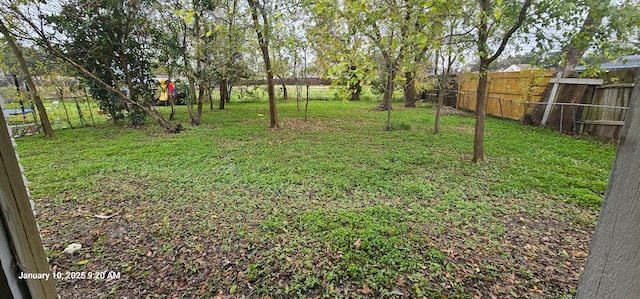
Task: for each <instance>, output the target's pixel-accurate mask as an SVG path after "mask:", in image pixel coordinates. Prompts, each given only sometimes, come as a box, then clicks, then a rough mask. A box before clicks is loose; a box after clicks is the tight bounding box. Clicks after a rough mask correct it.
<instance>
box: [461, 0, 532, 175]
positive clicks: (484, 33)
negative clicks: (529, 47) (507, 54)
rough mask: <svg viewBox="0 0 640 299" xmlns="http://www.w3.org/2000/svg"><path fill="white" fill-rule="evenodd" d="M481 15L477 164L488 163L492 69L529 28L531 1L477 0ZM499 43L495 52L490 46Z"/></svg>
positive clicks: (478, 37)
mask: <svg viewBox="0 0 640 299" xmlns="http://www.w3.org/2000/svg"><path fill="white" fill-rule="evenodd" d="M477 5H478V15H477V22H475V23H474V26H475V28H476V31H477V39H476V46H477V51H478V52H477V53H478V57H479V60H480V69H479V80H478V88H477V92H476V125H475V135H474V142H473V162H475V163H478V164H480V163H481V162H482V160H483V159H484V131H485V118H486V103H487V87H488V82H489V78H488V73H489V65H491V63H492V62H493V61H495V60H496V59H497V58H498V57H500V55H502V52H503V51H504V49H505V48H506V47H507V44H508V43H509V40H510V39H511V38H512V37H513V35H514V34H515V33H516V31H518V29H520V27H522V26H523V24H525V21H526V20H527V18H528V17H529V16H528V12H529V8H531V0H524V1H521V2H520V1H505V2H503V1H501V0H495V1H493V0H477ZM491 41H496V42H497V44H498V48H497V49H496V50H491V47H490V46H489V43H490V42H491Z"/></svg>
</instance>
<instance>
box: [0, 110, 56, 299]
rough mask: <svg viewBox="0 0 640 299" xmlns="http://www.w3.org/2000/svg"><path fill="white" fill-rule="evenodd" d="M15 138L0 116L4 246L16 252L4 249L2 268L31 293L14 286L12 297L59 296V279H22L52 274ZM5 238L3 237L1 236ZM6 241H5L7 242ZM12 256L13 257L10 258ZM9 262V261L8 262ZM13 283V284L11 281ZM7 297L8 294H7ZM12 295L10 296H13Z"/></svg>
mask: <svg viewBox="0 0 640 299" xmlns="http://www.w3.org/2000/svg"><path fill="white" fill-rule="evenodd" d="M13 146H14V145H13V140H12V138H11V137H10V135H9V131H8V129H7V123H6V121H5V119H4V117H0V216H1V217H0V219H1V220H2V223H0V226H2V229H3V231H4V235H6V239H5V240H6V241H5V242H7V241H8V243H9V244H2V246H0V248H4V247H6V245H9V246H8V247H11V248H13V250H12V252H6V251H5V250H3V251H2V255H1V256H0V257H1V258H2V266H3V268H6V267H7V266H8V267H10V268H7V269H3V270H2V271H3V272H4V273H5V277H6V278H7V280H8V281H13V282H14V283H15V284H17V285H23V286H24V285H25V284H26V289H28V294H23V293H22V292H23V291H21V289H23V288H22V287H21V288H18V289H16V288H12V289H11V292H12V294H10V295H11V297H15V298H23V297H26V298H29V297H30V298H56V297H57V294H56V288H55V281H54V279H53V277H51V276H50V275H49V276H48V278H49V279H26V280H20V279H18V277H19V276H16V275H20V274H21V272H23V273H30V274H51V269H50V268H49V264H48V263H47V257H46V255H45V252H44V248H43V247H42V240H41V239H40V232H39V231H38V228H37V225H36V220H35V217H34V215H33V211H32V209H31V203H30V201H29V194H28V191H27V188H26V186H25V185H26V184H25V182H26V180H25V179H24V176H23V175H22V171H21V170H20V166H19V165H18V158H17V156H16V153H15V151H14V149H13ZM0 241H2V240H0ZM3 243H4V242H3ZM7 259H9V260H7ZM7 262H9V264H8V265H7V264H6V263H7ZM9 285H11V284H9ZM3 297H4V296H3ZM11 297H9V298H11Z"/></svg>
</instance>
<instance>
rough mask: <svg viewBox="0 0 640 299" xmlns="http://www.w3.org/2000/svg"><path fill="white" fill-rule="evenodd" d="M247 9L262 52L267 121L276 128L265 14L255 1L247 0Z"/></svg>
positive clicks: (274, 97) (276, 121)
mask: <svg viewBox="0 0 640 299" xmlns="http://www.w3.org/2000/svg"><path fill="white" fill-rule="evenodd" d="M247 2H248V3H249V8H250V10H251V19H252V20H253V28H254V29H255V31H256V35H257V36H258V44H259V45H260V51H261V52H262V59H263V60H264V68H265V71H266V74H267V93H268V94H269V121H270V125H269V127H270V128H277V127H279V125H278V110H277V109H276V92H275V87H274V86H275V83H274V81H273V67H272V65H271V58H270V57H269V42H268V38H269V37H268V36H265V35H266V34H268V31H267V30H266V29H265V27H268V26H269V23H268V19H267V15H266V12H265V11H264V9H263V8H262V7H260V6H259V3H258V2H257V1H256V0H247ZM258 10H260V15H261V16H262V24H260V21H259V20H258Z"/></svg>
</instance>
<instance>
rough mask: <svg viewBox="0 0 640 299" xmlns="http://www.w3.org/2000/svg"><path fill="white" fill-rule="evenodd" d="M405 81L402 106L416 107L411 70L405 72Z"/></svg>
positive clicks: (413, 77) (414, 87)
mask: <svg viewBox="0 0 640 299" xmlns="http://www.w3.org/2000/svg"><path fill="white" fill-rule="evenodd" d="M404 75H405V78H406V79H407V82H406V83H405V86H404V106H405V107H409V108H415V107H416V82H415V74H414V73H413V72H405V74H404Z"/></svg>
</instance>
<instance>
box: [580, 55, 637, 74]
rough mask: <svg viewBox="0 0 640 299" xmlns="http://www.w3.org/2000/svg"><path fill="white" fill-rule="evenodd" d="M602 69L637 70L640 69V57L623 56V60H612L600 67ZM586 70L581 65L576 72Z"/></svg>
mask: <svg viewBox="0 0 640 299" xmlns="http://www.w3.org/2000/svg"><path fill="white" fill-rule="evenodd" d="M600 68H602V69H605V70H616V69H635V68H640V55H627V56H622V57H621V58H618V59H614V60H611V61H609V62H605V63H603V64H601V65H600ZM585 69H586V68H585V67H584V66H583V65H579V66H577V67H576V69H575V70H576V72H582V71H584V70H585Z"/></svg>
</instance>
